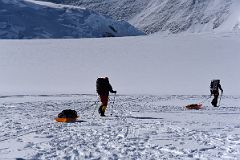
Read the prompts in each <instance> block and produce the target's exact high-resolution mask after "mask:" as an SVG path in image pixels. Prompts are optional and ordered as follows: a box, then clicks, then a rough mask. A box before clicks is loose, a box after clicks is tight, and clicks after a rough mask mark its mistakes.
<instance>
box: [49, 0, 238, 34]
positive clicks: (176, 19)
mask: <svg viewBox="0 0 240 160" xmlns="http://www.w3.org/2000/svg"><path fill="white" fill-rule="evenodd" d="M45 1H54V2H56V3H66V4H73V5H78V6H84V7H87V8H90V9H93V10H95V11H97V12H99V13H102V14H107V15H110V16H112V17H113V18H115V19H121V20H122V19H123V20H127V21H128V22H130V23H131V24H132V25H134V26H135V27H137V28H139V29H141V30H143V31H145V32H146V33H154V32H158V31H162V32H163V31H165V32H170V33H179V32H184V31H188V32H206V31H213V30H216V31H232V30H240V1H239V0H121V1H119V0H102V1H98V0H45Z"/></svg>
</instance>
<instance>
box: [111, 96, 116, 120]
mask: <svg viewBox="0 0 240 160" xmlns="http://www.w3.org/2000/svg"><path fill="white" fill-rule="evenodd" d="M115 97H116V93H114V97H113V103H112V108H113V106H114V103H115ZM112 111H113V110H112ZM112 114H113V112H112V113H111V114H110V115H112Z"/></svg>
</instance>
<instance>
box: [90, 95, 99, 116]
mask: <svg viewBox="0 0 240 160" xmlns="http://www.w3.org/2000/svg"><path fill="white" fill-rule="evenodd" d="M98 101H99V97H98V100H97V101H96V102H95V103H94V104H96V107H95V108H94V110H93V113H92V117H93V115H94V114H95V110H97V107H98ZM94 104H93V105H94ZM93 105H91V106H93Z"/></svg>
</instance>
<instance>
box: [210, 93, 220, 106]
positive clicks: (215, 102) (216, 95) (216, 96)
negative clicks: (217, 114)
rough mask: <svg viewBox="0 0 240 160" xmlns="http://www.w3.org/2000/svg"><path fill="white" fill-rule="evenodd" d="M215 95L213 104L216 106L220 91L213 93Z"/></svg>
mask: <svg viewBox="0 0 240 160" xmlns="http://www.w3.org/2000/svg"><path fill="white" fill-rule="evenodd" d="M213 96H214V98H213V100H212V105H213V106H214V107H217V103H218V96H219V93H215V94H213Z"/></svg>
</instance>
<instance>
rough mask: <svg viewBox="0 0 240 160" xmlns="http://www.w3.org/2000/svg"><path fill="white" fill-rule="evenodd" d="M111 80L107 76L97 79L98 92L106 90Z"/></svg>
mask: <svg viewBox="0 0 240 160" xmlns="http://www.w3.org/2000/svg"><path fill="white" fill-rule="evenodd" d="M108 85H109V81H108V79H107V78H98V79H97V81H96V90H97V92H98V93H99V92H101V91H103V90H106V88H108Z"/></svg>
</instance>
